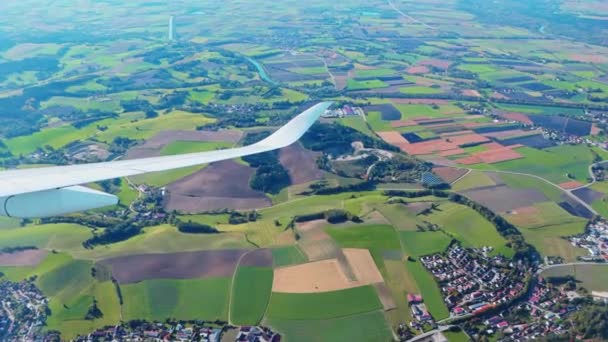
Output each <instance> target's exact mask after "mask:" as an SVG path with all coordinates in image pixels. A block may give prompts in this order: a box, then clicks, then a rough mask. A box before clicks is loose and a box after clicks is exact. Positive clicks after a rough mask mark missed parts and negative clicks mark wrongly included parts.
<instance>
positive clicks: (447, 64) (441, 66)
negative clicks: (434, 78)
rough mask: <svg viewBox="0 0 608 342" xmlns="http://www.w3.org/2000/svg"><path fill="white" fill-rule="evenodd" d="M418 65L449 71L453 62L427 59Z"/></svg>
mask: <svg viewBox="0 0 608 342" xmlns="http://www.w3.org/2000/svg"><path fill="white" fill-rule="evenodd" d="M418 65H429V66H433V67H435V68H438V69H444V70H445V69H447V68H449V67H450V65H452V62H450V61H447V60H444V59H425V60H422V61H420V62H418Z"/></svg>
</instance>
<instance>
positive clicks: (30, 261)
mask: <svg viewBox="0 0 608 342" xmlns="http://www.w3.org/2000/svg"><path fill="white" fill-rule="evenodd" d="M47 254H48V251H46V250H44V249H28V250H25V251H19V252H14V253H0V266H36V265H38V264H39V263H40V262H41V261H42V260H44V258H45V257H46V255H47Z"/></svg>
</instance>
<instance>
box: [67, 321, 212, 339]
mask: <svg viewBox="0 0 608 342" xmlns="http://www.w3.org/2000/svg"><path fill="white" fill-rule="evenodd" d="M221 336H222V329H220V328H211V327H204V326H198V325H192V326H188V327H186V326H185V325H183V324H181V323H174V324H166V323H148V322H143V321H133V322H129V323H128V324H121V325H116V326H107V327H104V328H100V329H97V330H95V331H93V332H91V333H89V334H88V335H86V336H78V337H77V338H76V339H75V341H76V342H89V341H125V340H127V341H184V342H185V341H202V342H219V341H220V339H221Z"/></svg>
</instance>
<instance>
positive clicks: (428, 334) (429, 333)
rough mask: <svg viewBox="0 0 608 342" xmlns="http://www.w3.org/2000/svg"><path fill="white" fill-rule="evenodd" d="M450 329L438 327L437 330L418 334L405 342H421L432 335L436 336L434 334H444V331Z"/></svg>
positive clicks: (449, 326) (448, 326)
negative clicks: (420, 341)
mask: <svg viewBox="0 0 608 342" xmlns="http://www.w3.org/2000/svg"><path fill="white" fill-rule="evenodd" d="M451 327H452V326H451V325H440V326H439V328H438V329H435V330H431V331H428V332H425V333H424V334H420V335H418V336H415V337H413V338H411V339H409V340H407V342H414V341H419V340H422V339H423V338H426V337H430V336H432V335H433V334H436V333H439V332H444V331H446V330H448V329H450V328H451Z"/></svg>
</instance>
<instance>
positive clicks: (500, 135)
mask: <svg viewBox="0 0 608 342" xmlns="http://www.w3.org/2000/svg"><path fill="white" fill-rule="evenodd" d="M534 132H535V131H524V130H522V129H512V130H508V131H501V132H489V133H484V134H483V135H485V136H486V137H489V138H496V139H501V140H502V139H508V138H515V137H520V136H524V135H531V134H533V133H534ZM539 133H540V132H539Z"/></svg>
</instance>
